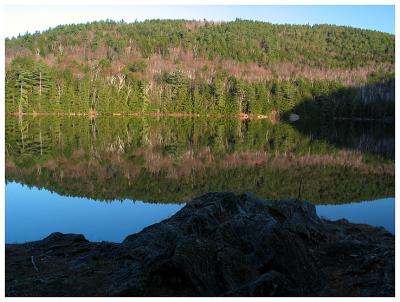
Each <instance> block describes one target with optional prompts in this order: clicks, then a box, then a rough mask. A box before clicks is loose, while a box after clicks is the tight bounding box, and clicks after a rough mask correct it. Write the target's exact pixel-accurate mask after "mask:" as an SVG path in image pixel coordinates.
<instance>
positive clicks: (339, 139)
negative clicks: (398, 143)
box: [291, 118, 395, 160]
mask: <svg viewBox="0 0 400 302" xmlns="http://www.w3.org/2000/svg"><path fill="white" fill-rule="evenodd" d="M291 125H292V126H293V127H294V128H295V129H296V130H298V131H299V132H300V133H302V134H304V135H306V136H308V137H310V138H311V139H315V140H318V141H320V142H326V143H329V144H332V145H335V146H336V147H338V148H342V149H352V150H356V151H359V152H361V153H364V154H372V155H377V156H380V157H382V158H384V159H387V160H394V155H395V132H394V124H393V123H390V122H384V121H367V120H340V119H338V120H327V121H319V120H316V121H315V120H311V119H301V118H300V119H299V120H297V121H295V122H292V123H291Z"/></svg>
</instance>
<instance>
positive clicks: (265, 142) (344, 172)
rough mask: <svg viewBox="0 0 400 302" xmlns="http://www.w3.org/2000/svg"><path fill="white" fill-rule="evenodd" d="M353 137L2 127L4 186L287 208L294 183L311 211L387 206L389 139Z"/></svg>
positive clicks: (217, 122)
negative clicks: (269, 201) (318, 206)
mask: <svg viewBox="0 0 400 302" xmlns="http://www.w3.org/2000/svg"><path fill="white" fill-rule="evenodd" d="M311 126H312V125H309V127H311ZM296 127H299V126H298V124H297V125H296ZM352 127H353V128H346V127H345V125H344V124H343V123H342V124H341V125H340V126H339V127H333V128H330V130H329V129H319V130H318V129H317V130H309V131H310V132H309V133H307V132H306V131H302V132H299V131H297V129H295V128H294V127H293V126H292V125H289V124H284V123H281V124H275V125H272V124H271V123H269V122H268V121H267V120H254V121H240V120H235V119H230V120H221V119H202V118H160V119H157V118H124V117H118V118H110V117H99V118H96V119H88V118H85V117H23V118H11V117H8V118H7V120H6V179H7V180H16V181H19V182H22V183H25V184H29V185H34V186H38V187H44V188H46V189H49V190H53V191H56V192H58V193H60V194H65V195H73V196H85V197H91V198H96V199H101V200H112V199H122V198H130V199H143V200H146V201H158V202H163V201H176V202H179V201H183V200H186V199H188V198H190V197H194V196H197V195H200V194H203V193H205V192H209V191H234V192H246V191H252V192H255V193H256V194H257V195H258V196H260V197H263V198H286V197H295V196H297V195H298V188H299V184H300V181H301V180H302V182H303V185H302V187H303V188H302V193H301V194H302V198H305V199H308V200H310V201H313V202H316V203H338V202H345V201H350V200H362V199H364V200H365V199H373V198H379V197H385V196H393V194H394V162H393V160H391V156H388V154H389V155H390V152H388V150H389V151H390V148H391V146H392V143H391V141H392V140H394V138H393V136H392V134H391V132H390V131H388V130H387V129H386V128H385V129H381V130H380V133H379V131H378V130H379V129H378V130H377V131H375V132H374V131H369V130H370V129H366V130H367V131H363V130H362V129H359V128H357V127H354V125H353V126H352ZM305 129H311V128H305ZM327 134H329V135H331V136H332V137H333V138H334V139H324V138H325V137H326V135H327ZM357 142H358V144H357ZM363 144H364V145H363ZM368 144H372V145H373V150H374V152H368V149H367V148H365V146H368ZM357 146H358V147H360V146H361V148H358V147H357ZM379 146H381V147H382V150H379ZM393 148H394V145H393Z"/></svg>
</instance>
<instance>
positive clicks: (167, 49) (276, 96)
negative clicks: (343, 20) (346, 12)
mask: <svg viewBox="0 0 400 302" xmlns="http://www.w3.org/2000/svg"><path fill="white" fill-rule="evenodd" d="M394 40H395V38H394V35H391V34H387V33H382V32H377V31H371V30H362V29H356V28H351V27H343V26H332V25H314V26H309V25H275V24H270V23H265V22H259V21H248V20H236V21H234V22H212V21H205V20H204V21H188V20H148V21H144V22H134V23H125V22H124V21H120V22H114V21H111V20H106V21H99V22H91V23H86V24H76V25H75V24H74V25H60V26H58V27H55V28H53V29H49V30H47V31H44V32H36V33H34V34H25V35H22V36H18V37H15V38H11V39H8V38H7V39H6V43H5V45H6V109H7V112H20V113H22V112H74V113H88V112H92V113H113V112H114V113H116V112H118V113H129V112H186V113H218V114H238V113H247V114H258V115H259V114H262V115H269V114H271V113H272V112H277V113H279V114H284V113H285V112H289V111H293V110H294V109H295V108H299V107H302V108H303V107H304V106H300V105H301V104H303V103H310V104H312V106H313V108H314V107H315V108H314V109H315V110H314V111H317V112H325V113H326V115H327V116H329V117H335V116H340V117H360V116H361V117H373V118H382V117H388V116H393V115H394V58H395V47H394V45H395V44H394ZM377 106H379V107H380V108H381V109H380V110H378V111H377V110H375V109H376V107H377ZM307 108H308V107H307ZM325 113H324V114H325ZM318 115H319V114H318Z"/></svg>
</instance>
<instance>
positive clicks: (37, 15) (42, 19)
mask: <svg viewBox="0 0 400 302" xmlns="http://www.w3.org/2000/svg"><path fill="white" fill-rule="evenodd" d="M5 15H6V20H5V21H6V22H5V29H6V30H5V36H7V37H10V36H15V35H18V34H19V33H21V34H22V33H25V32H26V31H29V32H34V31H36V30H45V29H47V28H49V27H54V26H57V25H59V24H69V23H82V22H87V21H95V20H104V19H107V18H108V19H113V20H121V19H124V20H125V21H126V22H130V21H134V20H135V19H137V20H145V19H165V18H168V19H180V18H182V19H196V20H198V19H204V18H205V19H207V20H216V21H229V20H235V19H236V18H241V19H251V20H261V21H268V22H272V23H289V24H310V25H312V24H321V23H323V24H335V25H347V26H353V27H358V28H366V29H373V30H378V31H383V32H388V33H392V34H394V32H395V9H394V6H393V5H386V6H383V5H382V6H379V5H363V6H361V5H332V6H325V5H302V6H294V5H292V6H289V5H287V6H285V5H269V6H253V5H252V6H226V5H223V6H222V5H221V6H194V5H193V6H172V5H169V6H124V5H116V6H110V5H108V6H104V5H103V6H49V5H46V6H26V5H25V6H6V7H5Z"/></svg>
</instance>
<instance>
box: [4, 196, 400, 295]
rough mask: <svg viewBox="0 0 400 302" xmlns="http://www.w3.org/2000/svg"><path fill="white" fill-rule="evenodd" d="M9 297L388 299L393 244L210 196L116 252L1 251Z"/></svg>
mask: <svg viewBox="0 0 400 302" xmlns="http://www.w3.org/2000/svg"><path fill="white" fill-rule="evenodd" d="M32 256H33V261H35V264H36V266H37V268H38V270H39V271H38V272H37V271H36V270H35V269H34V267H33V264H32V258H31V257H32ZM6 295H7V296H393V295H394V236H393V235H391V234H390V233H388V232H387V231H385V230H384V229H383V228H373V227H370V226H367V225H356V224H352V223H349V222H347V221H345V220H341V221H336V222H332V221H328V220H324V219H321V218H319V217H318V216H317V215H316V212H315V207H314V206H313V205H311V204H310V203H308V202H303V201H298V200H291V201H261V200H258V199H256V198H255V197H254V196H252V195H240V196H236V195H234V194H232V193H209V194H206V195H204V196H201V197H199V198H196V199H194V200H192V201H190V202H189V203H188V204H187V205H186V206H185V207H184V208H183V209H181V210H180V211H179V212H178V213H176V214H175V215H174V216H173V217H171V218H170V219H167V220H164V221H162V222H160V223H157V224H154V225H152V226H149V227H147V228H145V229H144V230H143V231H141V232H140V233H137V234H134V235H130V236H128V237H127V238H126V239H125V240H124V241H123V242H122V243H121V244H117V243H107V242H101V243H92V242H88V241H87V240H86V239H85V238H84V237H83V236H82V235H73V234H61V233H53V234H51V235H50V236H49V237H47V238H45V239H43V240H40V241H35V242H30V243H26V244H7V245H6Z"/></svg>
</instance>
